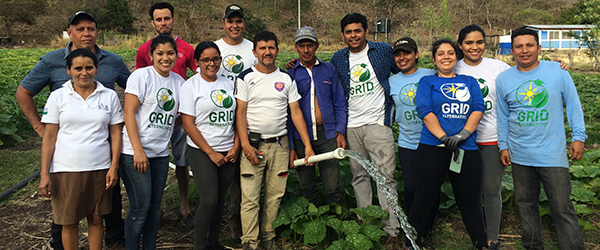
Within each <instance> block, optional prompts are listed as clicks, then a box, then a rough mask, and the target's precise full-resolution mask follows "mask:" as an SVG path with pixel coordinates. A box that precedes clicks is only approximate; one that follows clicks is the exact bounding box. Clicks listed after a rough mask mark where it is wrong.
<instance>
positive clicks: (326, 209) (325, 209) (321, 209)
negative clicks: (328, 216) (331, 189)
mask: <svg viewBox="0 0 600 250" xmlns="http://www.w3.org/2000/svg"><path fill="white" fill-rule="evenodd" d="M327 212H329V205H324V206H320V207H319V215H322V214H325V213H327Z"/></svg>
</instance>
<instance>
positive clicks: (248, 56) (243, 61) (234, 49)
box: [215, 38, 257, 82]
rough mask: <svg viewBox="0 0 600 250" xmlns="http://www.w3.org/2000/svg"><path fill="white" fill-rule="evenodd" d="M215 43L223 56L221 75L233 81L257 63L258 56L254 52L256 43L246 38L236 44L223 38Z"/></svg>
mask: <svg viewBox="0 0 600 250" xmlns="http://www.w3.org/2000/svg"><path fill="white" fill-rule="evenodd" d="M215 44H217V46H218V47H219V50H220V51H221V56H222V57H223V60H221V68H220V69H219V75H222V76H225V77H227V78H229V80H231V81H233V82H235V81H236V79H237V76H238V75H239V74H240V73H242V71H244V70H246V69H249V68H250V67H252V66H254V65H256V63H257V60H256V57H254V53H252V49H253V48H254V44H253V43H252V42H251V41H248V40H247V39H245V38H244V40H243V41H242V42H241V43H240V44H238V45H234V46H231V45H229V44H227V43H226V42H225V41H224V40H223V38H221V39H219V40H217V41H215Z"/></svg>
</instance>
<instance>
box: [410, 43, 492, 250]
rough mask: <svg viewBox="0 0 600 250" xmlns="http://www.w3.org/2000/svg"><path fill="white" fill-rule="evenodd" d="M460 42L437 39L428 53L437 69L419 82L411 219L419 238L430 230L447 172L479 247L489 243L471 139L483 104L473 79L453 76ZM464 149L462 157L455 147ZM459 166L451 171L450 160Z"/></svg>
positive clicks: (477, 157) (477, 162)
mask: <svg viewBox="0 0 600 250" xmlns="http://www.w3.org/2000/svg"><path fill="white" fill-rule="evenodd" d="M457 52H458V47H457V46H456V44H455V43H453V42H452V41H450V40H446V39H443V40H439V41H437V42H435V43H434V44H433V46H432V51H431V55H432V58H433V63H434V64H435V65H436V67H437V73H436V74H435V75H431V76H424V77H423V78H421V80H420V81H419V85H418V86H419V88H418V89H417V94H416V97H415V99H416V104H417V112H418V114H419V117H422V118H423V129H422V130H421V140H420V143H419V147H418V148H417V156H418V159H421V160H420V162H419V167H418V171H417V175H416V178H417V181H416V183H417V187H416V191H415V200H414V203H413V207H412V208H411V211H410V213H409V215H408V220H409V222H410V223H411V224H412V225H413V226H414V227H415V229H416V230H417V232H418V233H419V239H418V240H417V241H418V242H419V243H421V242H423V238H424V236H425V235H426V234H427V233H428V232H427V231H428V229H427V227H426V225H427V221H428V218H429V215H430V213H431V211H432V210H433V209H437V207H435V204H437V201H436V198H437V197H439V194H440V188H441V186H442V183H443V182H444V179H445V177H446V175H447V174H448V175H449V176H450V182H451V184H452V188H453V190H454V197H455V198H456V203H457V205H458V208H459V209H460V211H461V214H462V217H463V222H464V223H465V226H466V228H467V231H468V232H469V235H470V236H471V241H472V242H473V245H475V247H476V248H477V249H482V248H483V247H486V246H487V238H486V234H485V230H484V226H483V215H482V212H481V208H482V206H481V157H480V155H479V151H478V148H477V145H476V144H475V139H476V138H477V132H476V129H477V125H478V124H479V120H480V119H481V117H482V116H483V112H484V111H485V106H484V103H483V97H482V95H481V91H480V89H479V85H478V83H477V80H475V78H473V77H471V76H465V75H457V74H456V73H455V72H454V66H456V63H457V61H458V57H457ZM462 151H464V156H463V157H460V155H462V154H459V152H462ZM452 161H455V164H456V163H458V164H457V165H459V166H461V167H459V168H458V169H456V168H453V171H449V167H450V163H451V162H452Z"/></svg>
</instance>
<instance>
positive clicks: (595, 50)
mask: <svg viewBox="0 0 600 250" xmlns="http://www.w3.org/2000/svg"><path fill="white" fill-rule="evenodd" d="M573 8H574V9H567V10H566V11H565V12H568V13H573V14H575V15H574V16H573V19H572V22H571V23H575V24H591V25H595V27H593V28H591V29H590V30H589V31H583V32H581V33H580V34H577V33H574V32H569V33H568V35H569V36H572V37H574V38H575V39H577V40H579V42H580V43H581V44H584V45H586V46H587V47H588V51H586V53H587V54H588V56H589V57H590V59H592V69H596V70H597V69H598V66H599V65H598V64H599V63H600V60H599V57H600V28H599V27H600V1H597V0H580V1H579V2H578V3H577V4H575V6H574V7H573ZM563 17H564V15H563Z"/></svg>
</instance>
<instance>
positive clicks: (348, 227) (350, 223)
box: [342, 220, 360, 235]
mask: <svg viewBox="0 0 600 250" xmlns="http://www.w3.org/2000/svg"><path fill="white" fill-rule="evenodd" d="M342 230H344V233H346V234H347V235H350V234H357V233H358V232H359V231H360V226H359V225H358V223H357V222H356V221H355V220H345V221H342Z"/></svg>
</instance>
